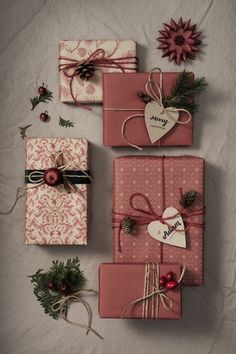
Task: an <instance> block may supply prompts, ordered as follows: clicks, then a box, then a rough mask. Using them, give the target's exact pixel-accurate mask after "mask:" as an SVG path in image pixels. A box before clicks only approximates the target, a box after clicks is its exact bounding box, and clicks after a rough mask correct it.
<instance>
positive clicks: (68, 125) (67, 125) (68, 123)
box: [58, 117, 75, 128]
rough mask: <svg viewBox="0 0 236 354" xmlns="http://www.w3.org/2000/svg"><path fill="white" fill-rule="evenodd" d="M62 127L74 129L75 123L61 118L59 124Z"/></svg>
mask: <svg viewBox="0 0 236 354" xmlns="http://www.w3.org/2000/svg"><path fill="white" fill-rule="evenodd" d="M58 124H59V125H60V126H61V127H63V128H71V127H73V128H74V124H75V123H74V122H71V121H70V120H69V119H68V120H66V119H63V118H62V117H59V123H58Z"/></svg>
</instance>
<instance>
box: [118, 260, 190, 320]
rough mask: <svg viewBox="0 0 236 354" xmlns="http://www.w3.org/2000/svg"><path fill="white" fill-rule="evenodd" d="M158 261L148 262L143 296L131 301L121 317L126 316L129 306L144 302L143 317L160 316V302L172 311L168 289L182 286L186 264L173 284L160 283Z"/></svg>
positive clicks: (153, 317)
mask: <svg viewBox="0 0 236 354" xmlns="http://www.w3.org/2000/svg"><path fill="white" fill-rule="evenodd" d="M159 267H160V266H159V264H158V263H146V264H145V274H144V289H143V296H142V297H140V298H138V299H135V300H133V301H131V302H129V303H128V304H127V305H126V306H125V307H124V308H123V310H122V313H121V318H125V314H126V312H127V310H128V309H129V308H134V307H135V306H136V305H138V304H139V303H142V319H147V318H152V319H158V318H159V306H160V304H159V303H160V302H161V304H162V306H163V307H164V309H165V310H168V311H171V309H172V306H173V302H172V300H171V298H170V297H169V296H168V291H169V290H171V289H175V288H177V287H178V286H180V284H181V282H182V279H183V276H184V273H185V269H186V268H185V266H183V268H182V271H181V274H180V276H179V279H178V280H177V281H172V282H171V286H170V287H169V288H168V287H167V286H160V285H159V278H160V269H159Z"/></svg>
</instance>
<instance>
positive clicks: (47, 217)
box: [25, 138, 91, 245]
mask: <svg viewBox="0 0 236 354" xmlns="http://www.w3.org/2000/svg"><path fill="white" fill-rule="evenodd" d="M90 180H91V177H90V175H89V171H88V141H87V140H86V139H66V138H65V139H64V138H52V139H51V138H29V139H27V142H26V171H25V183H26V244H28V245H30V244H40V245H48V244H50V245H52V244H56V245H58V244H65V245H72V244H73V245H74V244H76V245H86V244H87V194H88V184H89V183H90Z"/></svg>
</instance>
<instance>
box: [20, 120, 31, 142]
mask: <svg viewBox="0 0 236 354" xmlns="http://www.w3.org/2000/svg"><path fill="white" fill-rule="evenodd" d="M31 125H32V124H29V125H26V126H25V127H19V130H20V136H21V138H22V139H23V140H24V138H26V130H27V129H28V128H29V127H31Z"/></svg>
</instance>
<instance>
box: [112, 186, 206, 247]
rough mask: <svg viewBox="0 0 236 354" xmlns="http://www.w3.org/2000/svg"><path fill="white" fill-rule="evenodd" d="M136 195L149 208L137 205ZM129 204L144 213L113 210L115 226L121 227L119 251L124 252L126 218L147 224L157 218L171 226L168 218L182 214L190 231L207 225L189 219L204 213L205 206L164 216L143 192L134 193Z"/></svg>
mask: <svg viewBox="0 0 236 354" xmlns="http://www.w3.org/2000/svg"><path fill="white" fill-rule="evenodd" d="M136 197H141V198H142V199H143V200H144V201H145V202H146V206H147V208H145V209H144V208H137V207H135V205H134V199H135V198H136ZM129 204H130V207H131V208H132V209H133V210H134V211H137V212H140V213H142V214H144V215H137V214H132V213H130V214H126V213H119V212H116V211H114V210H113V211H112V213H113V218H112V222H113V228H119V234H118V237H119V238H118V251H119V252H122V250H121V241H120V234H121V230H122V221H123V220H124V218H131V219H133V220H134V221H135V222H136V224H137V225H147V224H149V223H150V222H152V221H156V220H157V221H160V222H161V223H162V224H165V225H167V226H171V225H169V224H168V220H172V219H174V218H176V217H178V216H179V215H180V216H181V217H182V218H183V221H184V224H185V226H186V228H185V230H186V231H188V230H189V229H190V228H191V227H200V228H204V227H205V223H197V222H193V221H191V220H188V218H191V217H193V216H198V215H204V213H205V207H204V208H200V209H196V210H191V211H188V210H186V209H184V208H182V210H181V211H179V212H178V213H177V214H175V215H173V216H169V217H166V218H163V216H162V215H161V214H157V213H156V212H155V211H154V209H153V206H152V204H151V202H150V200H149V199H148V198H147V197H146V196H145V195H144V194H142V193H134V194H132V195H131V197H130V200H129ZM185 230H178V231H185Z"/></svg>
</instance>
